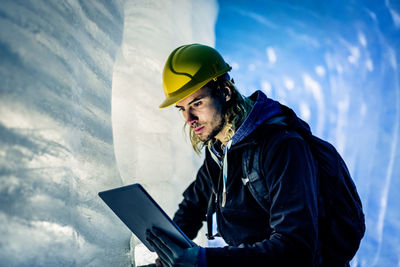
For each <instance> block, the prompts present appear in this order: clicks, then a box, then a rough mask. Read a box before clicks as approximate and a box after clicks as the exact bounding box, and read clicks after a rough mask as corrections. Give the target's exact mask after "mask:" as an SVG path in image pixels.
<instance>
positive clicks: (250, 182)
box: [242, 145, 269, 213]
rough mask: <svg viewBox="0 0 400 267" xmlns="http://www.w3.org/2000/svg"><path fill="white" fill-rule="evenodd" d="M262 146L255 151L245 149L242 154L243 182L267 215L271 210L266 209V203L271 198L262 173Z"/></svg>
mask: <svg viewBox="0 0 400 267" xmlns="http://www.w3.org/2000/svg"><path fill="white" fill-rule="evenodd" d="M260 151H261V148H260V146H258V145H257V146H256V147H255V149H245V150H244V151H243V154H242V169H243V178H242V182H243V184H244V185H245V186H247V187H248V188H249V190H250V193H251V194H252V195H253V197H254V199H255V200H256V201H257V203H258V204H259V205H260V207H261V208H263V209H264V210H265V211H266V212H267V213H269V210H268V209H267V207H266V203H267V201H268V198H269V194H268V190H267V186H266V184H265V181H264V179H263V177H264V176H263V175H261V173H260Z"/></svg>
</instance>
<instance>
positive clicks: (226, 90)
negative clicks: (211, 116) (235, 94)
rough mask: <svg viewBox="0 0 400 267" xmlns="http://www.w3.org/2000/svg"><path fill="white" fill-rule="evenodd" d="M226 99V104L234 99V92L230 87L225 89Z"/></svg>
mask: <svg viewBox="0 0 400 267" xmlns="http://www.w3.org/2000/svg"><path fill="white" fill-rule="evenodd" d="M224 97H225V102H228V101H229V100H231V98H232V90H231V88H230V87H229V86H225V87H224Z"/></svg>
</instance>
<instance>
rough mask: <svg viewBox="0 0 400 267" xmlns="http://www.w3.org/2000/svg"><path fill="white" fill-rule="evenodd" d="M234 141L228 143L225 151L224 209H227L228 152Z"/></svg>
mask: <svg viewBox="0 0 400 267" xmlns="http://www.w3.org/2000/svg"><path fill="white" fill-rule="evenodd" d="M231 145H232V139H231V140H229V141H228V143H227V144H226V146H225V149H224V163H223V165H222V178H223V184H224V187H223V190H222V204H221V205H222V207H225V203H226V184H227V181H228V150H229V149H230V148H231Z"/></svg>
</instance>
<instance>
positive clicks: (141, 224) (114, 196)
mask: <svg viewBox="0 0 400 267" xmlns="http://www.w3.org/2000/svg"><path fill="white" fill-rule="evenodd" d="M99 196H100V198H101V199H102V200H103V201H104V202H105V203H106V204H107V205H108V206H109V207H110V208H111V210H112V211H114V213H115V214H116V215H117V216H118V217H119V218H120V219H121V221H122V222H123V223H124V224H125V225H126V226H128V228H129V229H130V230H131V231H132V232H133V233H134V234H135V235H136V236H137V237H138V238H139V239H140V241H142V242H143V244H144V245H145V246H146V247H147V248H148V249H149V250H150V251H154V249H153V247H152V246H151V245H150V244H149V243H148V242H147V240H146V230H147V229H151V228H152V227H157V228H159V229H161V230H163V231H165V232H166V233H167V234H168V235H169V236H171V237H173V238H174V239H176V241H177V243H178V244H180V245H181V246H182V247H191V246H192V245H191V241H190V239H189V238H188V237H187V236H186V235H185V234H184V233H183V232H182V230H181V229H179V227H178V226H177V225H176V224H175V223H174V222H173V221H172V220H171V219H170V218H169V217H168V215H167V214H166V213H165V212H164V211H163V210H162V209H161V207H160V206H159V205H158V204H157V203H156V202H155V201H154V199H153V198H152V197H151V196H150V195H149V194H148V193H147V192H146V190H145V189H144V188H143V187H142V186H141V185H140V184H133V185H128V186H123V187H119V188H114V189H111V190H107V191H103V192H99Z"/></svg>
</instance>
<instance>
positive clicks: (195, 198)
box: [173, 164, 212, 239]
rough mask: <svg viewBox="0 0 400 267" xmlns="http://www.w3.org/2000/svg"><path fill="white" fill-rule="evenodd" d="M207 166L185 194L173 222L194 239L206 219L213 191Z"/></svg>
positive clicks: (199, 172)
mask: <svg viewBox="0 0 400 267" xmlns="http://www.w3.org/2000/svg"><path fill="white" fill-rule="evenodd" d="M205 168H206V167H205V164H203V166H202V167H201V168H200V169H199V171H198V173H197V176H196V180H195V181H194V182H192V183H191V184H190V185H189V186H188V188H187V189H186V190H185V191H184V192H183V200H182V202H181V203H180V204H179V208H178V210H177V211H176V213H175V215H174V218H173V221H174V222H175V223H176V224H177V225H178V226H179V227H180V228H181V229H182V231H183V232H184V233H185V234H186V235H187V236H188V237H189V238H190V239H194V238H195V237H196V235H197V233H198V231H199V230H200V228H201V227H202V225H203V221H205V219H206V213H207V207H208V201H209V199H210V196H211V192H212V189H211V187H210V184H209V181H207V179H208V176H207V174H206V169H205Z"/></svg>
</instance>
